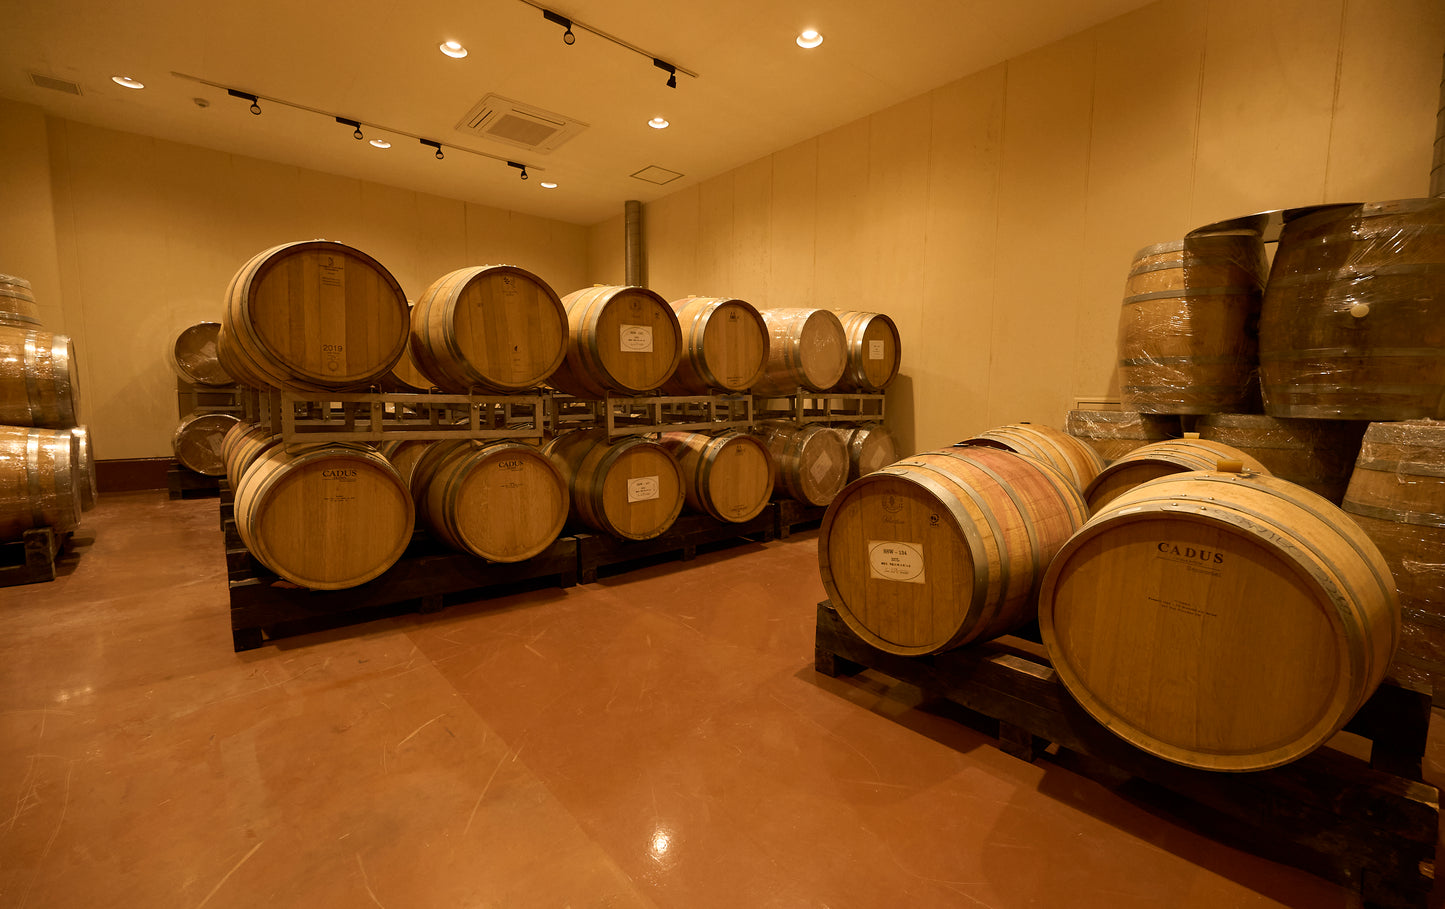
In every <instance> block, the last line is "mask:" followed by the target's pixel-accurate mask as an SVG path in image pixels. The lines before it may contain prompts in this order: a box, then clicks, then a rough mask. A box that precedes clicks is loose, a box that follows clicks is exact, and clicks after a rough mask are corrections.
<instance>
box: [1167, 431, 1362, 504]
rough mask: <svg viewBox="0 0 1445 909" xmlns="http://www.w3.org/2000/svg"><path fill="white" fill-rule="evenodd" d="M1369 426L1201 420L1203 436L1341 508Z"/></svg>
mask: <svg viewBox="0 0 1445 909" xmlns="http://www.w3.org/2000/svg"><path fill="white" fill-rule="evenodd" d="M1366 425H1368V424H1365V423H1362V422H1358V421H1353V420H1291V419H1283V418H1279V417H1267V416H1264V415H1263V414H1241V413H1230V414H1226V413H1216V414H1209V415H1207V416H1203V417H1200V418H1199V421H1198V422H1197V423H1195V427H1194V428H1195V429H1196V430H1198V432H1199V438H1201V439H1206V440H1208V441H1212V442H1223V443H1224V444H1225V445H1228V446H1230V447H1231V448H1236V449H1238V450H1240V451H1242V452H1244V453H1245V454H1247V455H1249V456H1250V457H1252V458H1254V459H1255V460H1257V461H1259V463H1261V464H1263V465H1264V466H1265V468H1266V469H1267V470H1268V471H1269V472H1270V473H1271V474H1273V475H1274V476H1277V477H1279V478H1280V479H1281V480H1289V481H1290V482H1291V483H1297V484H1299V485H1300V486H1303V487H1304V488H1306V489H1308V490H1310V491H1311V492H1313V493H1315V494H1317V495H1322V496H1324V497H1325V498H1327V499H1329V500H1330V501H1331V502H1333V503H1335V504H1336V505H1338V504H1340V500H1341V499H1343V498H1344V496H1345V487H1346V486H1348V485H1349V484H1350V471H1352V470H1353V469H1354V467H1355V456H1356V455H1357V454H1359V451H1360V437H1361V436H1363V435H1364V434H1365V426H1366Z"/></svg>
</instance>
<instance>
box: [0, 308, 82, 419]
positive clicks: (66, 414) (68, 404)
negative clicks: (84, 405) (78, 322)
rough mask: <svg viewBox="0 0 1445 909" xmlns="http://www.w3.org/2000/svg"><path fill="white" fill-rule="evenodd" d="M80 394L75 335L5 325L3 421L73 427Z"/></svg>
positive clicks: (0, 333)
mask: <svg viewBox="0 0 1445 909" xmlns="http://www.w3.org/2000/svg"><path fill="white" fill-rule="evenodd" d="M79 398H80V381H79V376H78V374H77V371H76V363H75V347H74V346H73V345H72V344H71V342H70V338H68V337H66V336H65V335H57V334H51V333H50V332H45V331H28V330H26V329H24V328H20V327H18V326H14V325H0V424H4V425H7V426H41V427H49V428H52V429H68V428H70V427H72V426H74V425H75V424H76V422H77V415H78V414H79V411H80V408H79Z"/></svg>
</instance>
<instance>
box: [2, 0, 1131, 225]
mask: <svg viewBox="0 0 1445 909" xmlns="http://www.w3.org/2000/svg"><path fill="white" fill-rule="evenodd" d="M543 2H544V5H546V6H547V7H548V8H550V9H552V10H555V11H556V12H558V13H560V14H562V15H564V16H567V17H569V18H573V19H575V20H577V21H580V22H583V23H586V24H587V25H590V26H593V27H595V28H597V29H599V30H601V31H604V32H607V33H609V34H611V35H613V36H616V37H618V38H621V39H624V40H625V41H627V42H629V43H631V44H633V45H635V46H637V47H639V48H642V49H645V50H646V51H648V52H650V53H651V54H653V55H655V56H657V57H661V58H663V59H665V60H668V61H670V62H672V63H674V64H676V65H677V66H679V67H681V68H683V69H687V70H692V71H695V72H697V73H698V78H696V79H694V78H690V77H688V76H686V75H682V74H679V75H678V77H677V80H678V86H677V88H676V89H672V88H668V87H667V86H666V81H667V74H666V73H665V72H664V71H662V70H660V69H657V68H655V67H654V66H653V65H652V63H651V61H650V60H648V59H647V58H645V57H643V56H639V55H638V54H636V53H633V52H632V51H629V50H626V49H624V48H622V47H619V46H617V45H615V44H612V43H610V42H608V41H606V40H603V39H602V38H599V37H597V36H595V35H593V34H590V33H588V32H586V31H584V30H581V29H574V31H575V33H576V35H577V42H576V44H574V45H572V46H570V47H569V46H567V45H565V44H564V43H563V41H562V29H561V27H559V26H558V25H556V24H554V23H552V22H548V21H546V19H544V18H543V15H542V13H541V11H540V10H539V9H537V8H536V7H534V6H532V5H529V4H528V3H526V2H523V0H471V2H467V3H462V2H456V0H407V2H397V0H348V2H345V3H338V2H325V0H321V2H317V0H313V2H309V3H307V2H297V0H240V2H237V3H197V2H194V0H130V2H124V3H118V2H115V0H104V2H102V0H19V2H8V3H6V4H5V6H6V8H7V9H6V12H5V14H4V16H3V21H4V27H3V34H0V96H4V97H7V98H10V99H13V100H16V101H21V102H25V103H28V104H33V105H36V106H38V107H41V108H43V109H44V110H45V111H47V112H48V113H51V114H53V115H55V116H58V117H64V118H66V119H70V120H76V121H80V122H83V123H90V124H95V125H98V126H104V127H109V128H113V129H118V130H124V131H127V132H132V133H139V134H141V135H146V136H154V137H158V138H163V139H170V140H174V141H179V142H187V143H191V144H195V145H199V146H203V147H207V148H212V149H219V150H225V151H230V152H235V153H239V154H244V155H251V156H254V157H258V158H264V159H268V160H272V161H279V162H283V163H287V164H292V165H297V166H302V167H308V168H314V169H316V170H321V171H327V172H331V173H336V174H342V175H346V176H350V177H356V178H360V179H365V180H372V181H375V182H378V183H383V184H388V185H392V186H398V187H404V188H407V189H412V190H417V191H421V192H427V193H433V194H436V195H439V196H446V197H451V198H457V199H464V200H467V201H471V202H477V203H481V204H485V205H491V206H496V207H500V208H507V209H512V210H515V211H520V212H525V213H528V214H533V215H538V216H543V217H549V218H556V219H560V220H563V221H569V222H573V223H578V224H594V223H597V222H599V221H602V220H605V219H607V218H610V217H612V216H614V215H617V214H620V212H621V211H622V206H623V202H624V201H625V200H627V199H640V200H642V201H644V202H646V201H650V200H652V199H655V198H659V197H661V196H663V195H667V194H669V193H672V192H674V191H676V190H677V189H679V188H682V187H684V186H687V185H689V184H692V183H696V182H698V181H701V180H705V179H707V178H709V177H711V176H715V175H717V174H719V173H723V172H726V171H728V170H730V169H732V168H734V167H737V166H739V165H741V164H745V163H747V162H749V161H753V160H756V159H757V158H760V157H762V156H764V155H766V154H768V153H770V152H772V151H776V150H778V149H781V148H786V147H788V146H790V145H792V144H794V143H796V142H799V141H802V140H804V139H807V138H809V137H811V136H815V135H818V134H820V133H823V132H826V131H828V130H829V129H832V128H834V127H837V126H841V125H843V124H845V123H849V122H851V121H853V120H856V119H858V118H860V117H862V116H865V115H867V114H869V113H871V112H873V111H876V110H880V109H882V108H885V107H888V106H889V105H892V104H894V103H897V102H899V101H903V100H905V99H908V98H911V97H914V96H916V95H918V94H920V93H922V92H925V91H927V90H929V89H932V88H936V87H938V86H940V85H944V84H947V83H948V82H951V81H953V80H955V79H957V78H960V77H962V76H965V75H968V74H970V73H973V72H977V71H978V70H980V69H984V68H986V67H988V66H991V65H993V64H995V63H998V62H1001V61H1003V60H1006V59H1008V58H1010V57H1014V56H1017V55H1019V54H1021V53H1023V52H1025V51H1027V50H1030V49H1032V48H1035V47H1039V46H1042V45H1044V44H1047V43H1049V42H1051V41H1054V40H1056V39H1058V38H1061V37H1063V36H1066V35H1069V34H1073V33H1075V32H1078V31H1081V30H1083V29H1085V28H1088V27H1090V26H1092V25H1095V24H1097V23H1099V22H1103V21H1105V20H1107V19H1110V18H1113V17H1114V16H1117V15H1119V14H1121V13H1123V12H1126V11H1128V10H1130V9H1133V8H1135V7H1139V6H1143V5H1144V0H893V2H891V3H880V2H876V0H811V2H797V0H731V2H712V3H698V2H693V3H687V2H685V0H684V2H673V3H665V2H661V0H603V2H593V3H586V2H583V0H559V2H557V3H555V4H552V3H546V2H545V0H543ZM809 27H812V28H816V29H818V30H819V31H821V32H822V33H823V35H824V39H825V40H824V42H823V44H822V46H820V47H818V48H816V49H814V50H803V49H801V48H799V47H798V46H797V45H796V44H795V43H794V40H793V39H794V38H795V37H796V35H797V34H798V32H800V31H801V30H803V29H804V28H809ZM447 39H454V40H457V41H460V42H462V43H463V44H464V45H465V46H466V47H467V48H468V49H469V50H470V54H469V55H468V56H467V57H466V58H465V59H462V60H453V59H450V58H448V57H446V56H443V55H442V54H441V53H440V52H439V50H438V45H439V44H440V43H441V42H442V41H445V40H447ZM32 72H34V73H39V74H41V75H45V76H51V77H56V78H60V79H64V80H67V81H71V82H76V83H79V84H80V86H81V87H82V90H83V92H84V93H83V95H82V96H80V97H75V96H72V95H68V94H63V93H61V92H57V91H54V90H51V89H42V88H37V87H35V86H34V85H32V84H31V80H30V77H29V73H32ZM174 73H184V74H188V75H190V76H195V77H199V78H200V79H203V80H207V81H209V82H213V83H218V84H220V85H225V86H229V87H233V88H238V89H243V90H246V91H250V92H252V93H255V94H259V95H262V96H269V97H273V98H277V99H282V100H285V101H288V102H293V103H296V104H300V105H304V106H307V107H311V108H315V109H317V110H321V111H327V112H331V113H334V114H339V115H342V116H346V117H349V118H351V119H355V120H360V121H363V122H366V123H373V124H378V125H381V126H387V127H391V128H393V129H395V130H399V131H402V132H405V133H410V134H412V135H415V136H425V137H429V138H433V139H436V140H438V141H440V142H442V143H443V145H444V146H445V147H446V148H447V153H446V158H445V160H442V161H438V160H436V159H435V157H434V154H433V152H432V150H431V149H428V148H424V147H422V146H421V145H420V144H419V143H418V142H417V141H416V140H414V139H408V138H401V137H399V136H395V135H387V134H386V132H385V130H381V129H374V128H368V129H366V130H365V132H366V136H367V138H368V139H370V138H373V137H381V138H390V139H392V140H393V146H392V147H391V148H390V149H386V150H378V149H375V148H372V147H371V146H370V145H369V144H368V143H366V142H358V141H356V140H355V139H353V138H352V135H351V129H350V127H346V126H342V125H340V124H338V123H336V122H335V121H334V120H332V119H330V118H328V117H325V116H319V115H317V114H315V113H309V112H305V111H301V110H295V109H291V108H287V107H284V106H281V105H278V104H274V103H268V102H266V101H262V102H261V105H260V106H261V108H262V110H263V113H262V115H261V116H252V115H251V114H250V113H249V112H248V109H247V108H248V104H247V102H245V101H242V100H238V99H236V98H232V97H229V96H228V95H227V94H226V92H225V91H224V90H221V89H218V88H214V87H211V86H208V85H205V84H202V83H198V82H194V81H190V80H188V79H184V78H180V77H177V76H175V75H173V74H174ZM117 74H124V75H130V76H133V77H135V78H136V79H138V80H140V81H142V82H144V83H145V85H146V88H145V89H144V90H140V91H136V90H131V89H126V88H122V87H120V86H118V85H116V84H114V83H113V82H111V81H110V77H111V76H112V75H117ZM489 93H496V94H500V95H503V96H506V97H508V98H512V99H515V100H518V101H522V102H525V103H527V104H530V105H534V106H536V107H540V108H543V109H546V110H550V111H554V112H556V113H559V114H563V115H566V116H568V117H572V118H575V119H577V120H581V121H583V122H585V123H587V124H589V126H588V128H587V129H585V130H583V131H582V133H581V134H580V135H579V136H577V137H576V138H574V139H572V140H571V141H570V142H568V143H567V144H565V145H563V146H562V147H561V148H559V149H557V150H556V151H554V152H552V153H551V154H540V153H537V152H534V151H524V150H522V149H520V148H516V147H514V146H510V145H506V144H502V143H498V142H495V141H492V140H489V139H482V138H476V137H473V136H468V135H464V134H462V133H460V132H457V131H456V130H455V125H456V124H457V122H458V121H459V120H461V119H462V117H463V116H464V115H465V114H466V113H467V112H468V111H469V110H470V109H471V108H472V106H473V105H474V104H475V103H476V102H477V101H478V100H480V99H481V98H482V96H483V95H486V94H489ZM196 98H202V99H205V100H206V101H209V102H210V103H209V106H208V107H204V108H203V107H201V106H200V105H198V104H197V103H196V102H195V101H194V100H193V99H196ZM657 115H661V116H664V117H666V118H667V119H668V120H670V121H671V122H672V126H671V127H670V128H668V129H665V130H655V129H651V128H649V127H648V126H647V120H648V119H649V118H650V117H653V116H657ZM462 148H467V149H472V150H475V151H480V152H485V153H488V154H491V155H496V156H499V157H500V158H503V159H511V160H515V161H519V162H523V163H526V164H528V165H530V166H531V167H530V168H529V173H530V179H529V180H527V181H525V182H524V181H522V180H520V179H519V176H520V174H519V172H518V171H517V170H515V169H513V168H510V167H508V166H507V165H506V164H505V163H504V161H497V160H491V159H489V158H485V157H478V156H475V155H471V154H466V153H464V152H462V151H460V149H462ZM649 165H657V166H660V167H663V168H667V169H670V170H673V171H677V172H680V173H682V174H683V175H684V176H683V177H682V178H680V179H678V180H675V181H674V182H672V183H670V184H668V185H666V186H655V185H653V184H650V183H646V182H643V181H641V180H638V179H636V178H634V177H632V176H631V174H633V173H634V172H636V171H638V170H640V169H642V168H645V167H647V166H649ZM543 179H546V180H550V181H555V182H556V183H558V184H559V186H558V188H557V189H553V190H547V189H543V188H541V187H540V185H539V184H540V183H541V181H542V180H543Z"/></svg>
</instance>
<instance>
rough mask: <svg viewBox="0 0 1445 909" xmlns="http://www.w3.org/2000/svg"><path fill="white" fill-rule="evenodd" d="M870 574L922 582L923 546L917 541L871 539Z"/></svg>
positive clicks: (883, 577) (913, 582)
mask: <svg viewBox="0 0 1445 909" xmlns="http://www.w3.org/2000/svg"><path fill="white" fill-rule="evenodd" d="M868 574H869V576H870V577H875V578H878V579H880V580H883V581H904V582H906V583H909V584H922V583H924V579H923V547H922V546H920V545H919V544H917V543H899V542H896V541H892V540H869V541H868Z"/></svg>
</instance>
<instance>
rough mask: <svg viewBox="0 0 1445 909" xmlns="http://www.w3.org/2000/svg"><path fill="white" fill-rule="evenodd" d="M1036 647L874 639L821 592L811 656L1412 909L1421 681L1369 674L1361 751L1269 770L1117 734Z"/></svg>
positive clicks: (1010, 745)
mask: <svg viewBox="0 0 1445 909" xmlns="http://www.w3.org/2000/svg"><path fill="white" fill-rule="evenodd" d="M1040 650H1041V648H1038V647H1036V646H1032V645H1029V644H1027V643H1026V642H1024V641H1021V640H1018V639H1011V638H1007V637H1006V638H1001V639H999V640H998V641H993V642H988V643H985V644H982V645H977V646H970V647H965V648H960V649H958V650H952V651H948V652H946V653H940V654H933V655H930V656H924V657H905V656H898V655H897V654H891V653H886V652H884V651H881V650H878V649H876V648H874V647H872V646H871V645H869V644H867V643H866V642H864V641H862V640H861V639H859V638H858V637H857V636H856V635H855V634H854V633H853V632H852V631H851V630H850V629H849V628H848V627H847V625H846V624H844V622H843V620H842V619H841V618H840V617H839V616H838V614H837V612H835V611H834V610H833V608H832V606H831V604H829V603H828V602H826V601H825V602H823V603H820V604H818V624H817V637H816V653H815V658H816V666H817V669H818V671H819V672H821V673H823V674H825V675H829V676H841V675H851V674H854V673H857V672H860V671H862V670H863V669H873V670H875V671H877V672H881V673H883V674H885V675H888V676H891V677H893V678H895V679H898V680H899V681H902V682H907V683H909V684H912V685H916V686H918V687H919V688H922V689H923V690H924V691H926V692H929V693H930V694H936V695H940V696H942V697H944V698H946V699H947V700H949V701H951V702H954V703H957V704H960V705H962V706H963V707H965V708H967V710H968V711H971V712H973V713H974V714H976V715H980V719H982V720H984V721H985V724H986V725H987V724H988V723H991V722H993V721H996V722H997V734H998V741H999V747H1000V748H1001V749H1002V750H1004V751H1006V752H1008V753H1010V754H1013V755H1015V756H1017V757H1021V758H1023V759H1024V760H1027V761H1032V760H1034V759H1035V758H1036V757H1038V756H1039V755H1040V754H1041V753H1042V750H1043V748H1044V747H1045V746H1046V745H1047V744H1048V743H1054V744H1055V745H1057V746H1058V747H1061V748H1066V749H1068V750H1069V751H1071V752H1076V753H1080V754H1084V755H1087V756H1088V757H1089V758H1092V759H1095V760H1098V761H1101V762H1103V763H1105V764H1107V765H1110V766H1112V767H1113V768H1115V769H1117V770H1118V771H1122V772H1123V773H1125V774H1128V775H1129V776H1131V777H1134V778H1136V779H1138V780H1143V781H1145V782H1146V783H1147V784H1148V788H1149V789H1150V790H1151V791H1152V792H1153V793H1154V794H1156V795H1158V796H1161V797H1162V799H1161V800H1162V801H1163V802H1165V803H1167V805H1168V810H1170V811H1172V812H1174V813H1175V814H1177V815H1179V816H1180V817H1182V818H1184V819H1185V820H1187V821H1188V822H1190V823H1198V824H1199V825H1200V826H1202V827H1203V828H1205V829H1206V830H1208V831H1209V832H1211V833H1213V834H1214V835H1216V836H1217V837H1219V838H1220V839H1221V840H1223V841H1226V842H1229V843H1231V844H1235V845H1239V846H1241V847H1243V848H1247V849H1249V850H1250V851H1252V852H1255V853H1257V854H1260V855H1262V856H1264V857H1266V858H1269V859H1272V860H1275V861H1280V862H1283V863H1285V864H1289V865H1293V866H1295V867H1298V868H1302V869H1304V870H1306V871H1309V872H1310V873H1313V874H1316V875H1318V876H1320V877H1323V878H1325V879H1327V880H1331V881H1335V882H1336V883H1339V884H1342V885H1344V886H1346V887H1349V888H1351V889H1354V890H1358V891H1359V892H1360V893H1361V895H1362V896H1363V898H1364V902H1365V905H1366V906H1369V907H1379V909H1422V907H1424V906H1425V905H1426V899H1427V895H1428V894H1429V892H1430V888H1431V886H1432V885H1433V883H1434V864H1435V844H1436V840H1437V839H1438V837H1439V826H1440V807H1439V794H1440V793H1439V790H1438V789H1437V788H1436V787H1435V786H1432V785H1430V784H1428V783H1425V782H1423V781H1422V780H1421V772H1420V771H1421V763H1422V759H1423V755H1424V751H1425V739H1426V735H1427V732H1428V729H1429V723H1430V694H1429V692H1426V691H1421V690H1419V689H1416V688H1408V687H1403V686H1399V685H1395V684H1386V685H1383V686H1381V688H1380V689H1379V691H1377V692H1376V693H1375V695H1374V697H1372V698H1371V699H1370V700H1369V701H1368V702H1367V703H1366V704H1365V706H1364V707H1363V708H1362V709H1361V710H1360V712H1359V714H1358V715H1357V716H1356V717H1355V718H1354V719H1353V720H1352V721H1351V722H1350V724H1349V725H1348V726H1346V727H1345V729H1346V731H1348V732H1352V733H1354V734H1356V735H1359V736H1362V737H1364V738H1365V739H1368V740H1370V743H1371V746H1372V747H1371V753H1370V759H1369V760H1368V761H1366V760H1364V759H1362V758H1360V757H1356V756H1353V755H1351V754H1348V753H1346V752H1345V751H1342V750H1336V749H1335V748H1333V747H1330V746H1329V745H1326V746H1325V747H1323V748H1320V749H1318V750H1316V751H1315V752H1313V753H1311V754H1309V755H1306V756H1305V757H1303V758H1301V759H1299V760H1297V761H1294V762H1293V763H1290V764H1287V765H1285V766H1283V767H1277V768H1274V769H1271V770H1260V771H1255V772H1252V773H1220V772H1213V771H1206V770H1197V769H1194V768H1191V767H1184V766H1181V765H1178V764H1174V763H1171V762H1169V761H1165V760H1163V759H1161V758H1158V757H1155V756H1153V755H1151V754H1148V753H1146V752H1144V751H1141V750H1139V749H1137V748H1135V747H1134V746H1132V745H1129V744H1128V743H1127V742H1125V741H1124V740H1122V739H1120V738H1118V737H1117V736H1115V735H1114V734H1113V733H1112V732H1110V731H1109V730H1107V729H1105V728H1104V727H1103V726H1102V725H1100V724H1099V723H1098V722H1097V721H1095V720H1094V719H1093V717H1091V716H1089V714H1088V713H1087V712H1086V711H1085V710H1084V709H1083V708H1082V707H1080V706H1079V705H1078V703H1077V702H1076V701H1074V699H1073V697H1072V696H1071V695H1069V693H1068V691H1067V689H1065V688H1064V685H1063V683H1062V682H1061V681H1059V679H1058V676H1057V675H1056V674H1055V673H1054V670H1053V667H1052V666H1051V665H1050V664H1049V662H1048V660H1047V659H1046V658H1044V657H1043V656H1042V655H1041V654H1040Z"/></svg>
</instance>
